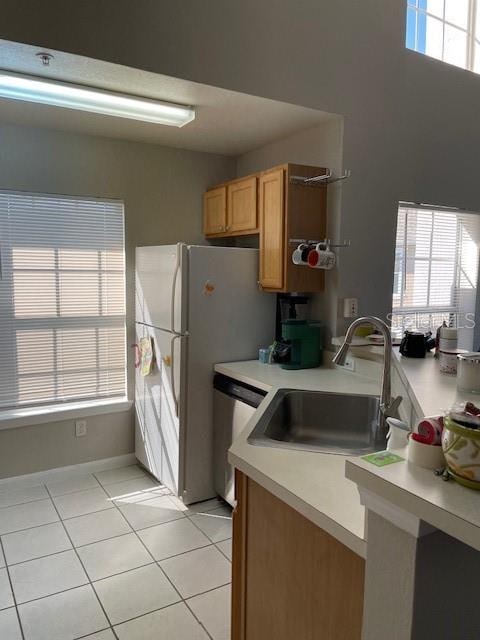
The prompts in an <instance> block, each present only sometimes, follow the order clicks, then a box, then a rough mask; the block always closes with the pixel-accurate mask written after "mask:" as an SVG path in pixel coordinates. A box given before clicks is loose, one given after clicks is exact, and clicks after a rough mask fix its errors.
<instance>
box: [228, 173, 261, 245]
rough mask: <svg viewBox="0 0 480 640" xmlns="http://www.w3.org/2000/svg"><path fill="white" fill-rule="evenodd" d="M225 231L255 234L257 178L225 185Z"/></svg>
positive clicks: (256, 228) (256, 225)
mask: <svg viewBox="0 0 480 640" xmlns="http://www.w3.org/2000/svg"><path fill="white" fill-rule="evenodd" d="M227 221H228V222H227V231H228V232H230V233H236V232H247V231H248V232H255V231H258V223H257V176H251V177H249V178H245V179H244V180H238V181H236V182H232V183H231V184H228V185H227Z"/></svg>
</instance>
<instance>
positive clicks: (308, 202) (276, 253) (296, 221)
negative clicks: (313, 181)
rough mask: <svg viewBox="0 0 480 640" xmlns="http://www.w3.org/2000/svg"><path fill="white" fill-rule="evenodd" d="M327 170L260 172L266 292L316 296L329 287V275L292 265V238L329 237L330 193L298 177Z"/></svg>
mask: <svg viewBox="0 0 480 640" xmlns="http://www.w3.org/2000/svg"><path fill="white" fill-rule="evenodd" d="M325 172H326V169H323V168H320V167H310V166H305V165H294V164H286V165H283V166H281V167H276V168H275V169H273V170H270V171H265V172H263V173H262V174H260V198H259V214H260V285H261V286H262V287H263V289H265V291H271V292H292V291H299V292H304V293H315V292H317V291H323V290H324V288H325V272H324V271H321V270H319V269H311V268H310V267H308V266H304V265H295V264H293V262H292V253H293V251H294V250H295V249H296V244H295V243H293V242H290V241H291V240H298V239H300V240H317V241H322V240H324V239H325V237H326V233H327V231H326V226H327V189H326V186H325V185H316V186H312V185H306V184H301V183H297V182H295V181H292V180H291V178H292V176H300V177H305V178H310V177H313V176H316V175H322V174H324V173H325Z"/></svg>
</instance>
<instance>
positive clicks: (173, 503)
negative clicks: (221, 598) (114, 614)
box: [117, 496, 231, 640]
mask: <svg viewBox="0 0 480 640" xmlns="http://www.w3.org/2000/svg"><path fill="white" fill-rule="evenodd" d="M167 497H169V496H167ZM170 502H171V504H172V505H173V506H174V507H175V508H178V507H177V505H176V504H175V502H174V501H173V500H170ZM117 508H118V510H119V511H120V513H121V514H122V516H123V517H124V518H125V516H124V514H123V513H122V512H121V510H120V508H119V507H118V506H117ZM179 511H180V509H179ZM183 515H184V517H186V518H188V516H187V515H186V514H183ZM125 519H126V518H125ZM188 519H189V520H190V518H188ZM177 520H180V518H177ZM171 522H175V520H173V521H171ZM190 522H191V524H193V526H194V527H196V528H197V529H198V530H199V531H200V532H201V533H202V534H203V535H205V537H206V538H207V539H208V540H210V538H209V536H207V535H206V534H205V532H203V531H202V530H201V529H200V528H199V527H197V526H196V524H195V523H194V522H192V521H191V520H190ZM161 524H167V523H166V522H162V523H161ZM154 526H158V525H154ZM146 528H150V527H146ZM142 530H144V529H140V531H142ZM134 531H135V535H136V536H137V538H138V539H139V540H140V542H141V543H142V545H143V546H144V547H145V549H146V550H147V552H148V553H149V554H150V556H151V557H152V558H153V554H152V553H151V552H150V549H148V547H147V546H146V545H145V543H144V542H143V540H142V539H141V537H140V536H139V535H138V531H137V530H135V529H134ZM209 546H215V544H214V543H213V542H212V543H211V544H209V545H205V546H204V547H199V548H201V549H206V548H208V547H209ZM193 551H196V549H193ZM186 553H190V552H189V551H184V552H183V553H181V554H178V555H177V556H171V557H178V556H179V555H185V554H186ZM219 553H221V552H220V551H219ZM222 555H223V554H222ZM164 559H165V560H167V559H168V558H164ZM155 562H156V564H157V566H158V568H159V569H160V571H161V572H162V573H163V575H164V576H165V578H166V579H167V580H168V582H169V583H170V584H171V586H172V588H173V589H174V590H175V592H176V593H177V594H178V595H179V597H180V599H181V600H180V601H181V602H182V603H183V604H184V605H185V606H186V607H187V609H188V610H189V611H190V613H191V614H192V615H193V617H194V618H195V620H196V621H197V622H198V624H199V625H200V627H201V628H202V629H203V630H204V631H205V633H206V634H207V636H208V638H209V640H214V639H213V636H212V635H211V634H210V633H209V631H208V629H207V628H206V627H205V625H204V624H203V623H202V622H201V620H199V619H198V617H197V615H196V614H195V612H194V611H192V609H191V608H190V607H189V606H188V603H187V601H186V598H184V597H183V595H182V594H181V593H180V591H178V590H177V588H176V587H175V585H174V584H173V582H172V580H170V577H169V576H168V575H167V573H166V572H165V570H164V569H163V568H162V566H161V565H160V562H163V560H160V561H157V560H155ZM227 584H231V581H230V582H229V583H227ZM221 586H225V585H221ZM216 588H218V587H216ZM209 591H212V589H210V590H209ZM205 593H206V592H205ZM196 595H202V594H196ZM192 597H194V596H192ZM177 604H178V603H177ZM169 606H172V605H169ZM161 609H165V607H161ZM161 609H157V611H160V610H161ZM149 613H154V612H153V611H150V612H149ZM143 615H148V614H143ZM137 617H138V618H141V617H142V616H137ZM122 624H123V623H122Z"/></svg>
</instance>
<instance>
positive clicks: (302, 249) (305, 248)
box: [292, 243, 311, 265]
mask: <svg viewBox="0 0 480 640" xmlns="http://www.w3.org/2000/svg"><path fill="white" fill-rule="evenodd" d="M310 251H311V247H310V246H309V245H308V244H304V243H303V244H300V245H298V247H297V248H296V249H295V251H294V252H293V253H292V262H293V264H296V265H300V264H302V265H307V264H308V254H309V253H310Z"/></svg>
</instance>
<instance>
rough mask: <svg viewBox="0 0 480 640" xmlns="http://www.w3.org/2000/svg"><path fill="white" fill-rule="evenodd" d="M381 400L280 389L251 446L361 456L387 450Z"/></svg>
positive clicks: (257, 428)
mask: <svg viewBox="0 0 480 640" xmlns="http://www.w3.org/2000/svg"><path fill="white" fill-rule="evenodd" d="M379 407H380V401H379V398H378V397H377V396H361V395H347V394H341V393H325V392H323V391H298V390H294V389H279V391H278V392H277V393H276V395H275V396H274V398H273V400H272V402H271V403H270V405H269V406H268V408H267V409H266V411H265V413H264V414H263V415H262V417H261V418H260V420H259V421H258V424H257V426H256V427H255V429H254V430H253V431H252V433H251V434H250V436H249V437H248V441H249V442H250V443H251V444H255V445H261V446H267V447H283V448H286V449H304V450H306V451H323V452H327V453H337V454H349V455H361V454H365V453H371V452H372V451H379V450H382V449H384V448H385V444H386V440H385V437H384V435H382V436H380V437H379V436H378V435H377V436H376V434H377V433H378V429H377V423H378V417H379Z"/></svg>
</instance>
